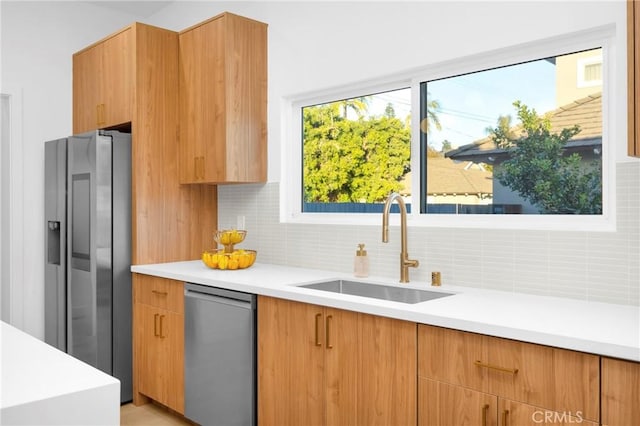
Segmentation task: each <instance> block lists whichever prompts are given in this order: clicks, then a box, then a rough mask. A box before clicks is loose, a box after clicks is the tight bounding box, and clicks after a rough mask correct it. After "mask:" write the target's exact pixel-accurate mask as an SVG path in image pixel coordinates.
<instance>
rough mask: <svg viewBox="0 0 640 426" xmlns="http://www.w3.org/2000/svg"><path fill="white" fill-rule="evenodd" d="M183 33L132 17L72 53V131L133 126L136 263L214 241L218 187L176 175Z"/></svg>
mask: <svg viewBox="0 0 640 426" xmlns="http://www.w3.org/2000/svg"><path fill="white" fill-rule="evenodd" d="M178 68H179V67H178V33H177V32H175V31H170V30H167V29H163V28H158V27H154V26H151V25H146V24H140V23H134V24H132V25H129V26H128V27H126V28H124V29H122V30H120V31H118V32H116V33H114V34H112V35H110V36H108V37H106V38H104V39H102V40H101V41H98V42H96V43H94V44H92V45H91V46H89V47H87V48H86V49H83V50H81V51H79V52H78V53H76V54H75V55H74V56H73V130H74V133H82V132H86V131H90V130H95V129H97V128H109V127H113V126H120V125H121V124H123V123H126V126H127V127H128V128H130V129H131V137H132V143H131V151H132V152H131V162H132V171H131V185H132V206H131V207H132V211H131V213H132V217H131V228H132V241H131V246H132V263H133V264H142V263H158V262H172V261H179V260H192V259H197V258H199V257H200V254H201V253H202V250H204V249H206V248H208V247H210V246H211V244H212V241H211V232H212V230H214V229H216V227H217V221H218V218H217V192H216V187H215V186H211V185H197V186H196V185H180V182H179V178H178V161H177V158H178V143H177V139H178V115H179V114H178V109H179V108H178V85H179V83H178Z"/></svg>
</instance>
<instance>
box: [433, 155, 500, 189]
mask: <svg viewBox="0 0 640 426" xmlns="http://www.w3.org/2000/svg"><path fill="white" fill-rule="evenodd" d="M492 193H493V173H491V172H489V171H486V170H484V169H481V168H479V167H478V166H477V165H474V164H471V163H470V162H467V161H465V162H458V161H453V160H451V159H449V158H437V157H431V158H429V159H428V167H427V194H492Z"/></svg>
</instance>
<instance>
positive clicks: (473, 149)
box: [445, 93, 602, 213]
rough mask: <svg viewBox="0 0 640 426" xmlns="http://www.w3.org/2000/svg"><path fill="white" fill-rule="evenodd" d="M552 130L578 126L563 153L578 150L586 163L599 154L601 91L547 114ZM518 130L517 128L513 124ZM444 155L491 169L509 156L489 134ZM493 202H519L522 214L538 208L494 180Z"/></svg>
mask: <svg viewBox="0 0 640 426" xmlns="http://www.w3.org/2000/svg"><path fill="white" fill-rule="evenodd" d="M549 119H550V121H551V131H552V132H553V133H556V132H558V133H559V132H560V131H561V130H562V129H563V128H569V127H572V126H573V125H578V126H580V129H581V130H580V133H578V134H577V135H576V136H575V137H574V138H573V139H571V140H570V141H569V142H567V145H566V150H565V154H566V155H570V154H572V153H574V152H577V153H579V154H580V156H581V157H582V161H583V163H584V164H585V165H587V164H591V162H592V161H593V160H594V159H595V158H598V157H600V154H601V152H602V94H601V93H595V94H592V95H589V96H586V97H584V98H582V99H578V100H576V101H574V102H572V103H570V104H568V105H565V106H562V107H560V108H558V109H556V110H554V111H552V112H550V113H549ZM513 130H514V132H516V133H517V131H518V128H517V127H515V128H514V129H513ZM445 157H447V158H449V159H452V160H455V161H472V162H474V163H476V164H491V165H493V170H494V172H498V171H499V170H500V165H501V163H502V162H504V161H505V160H508V159H509V154H508V151H507V149H501V148H498V147H497V146H496V144H495V143H494V141H493V138H492V137H491V136H487V137H485V138H482V139H479V140H477V141H475V142H473V143H470V144H468V145H463V146H461V147H459V148H457V149H453V150H451V151H448V152H447V153H445ZM492 192H493V203H494V204H521V205H522V213H538V209H537V208H535V207H534V206H532V205H531V204H530V203H528V202H527V201H526V200H523V199H522V198H520V197H519V196H518V194H515V193H514V192H512V190H511V189H509V188H505V187H503V186H502V185H500V183H499V182H498V181H497V180H494V181H493V191H492Z"/></svg>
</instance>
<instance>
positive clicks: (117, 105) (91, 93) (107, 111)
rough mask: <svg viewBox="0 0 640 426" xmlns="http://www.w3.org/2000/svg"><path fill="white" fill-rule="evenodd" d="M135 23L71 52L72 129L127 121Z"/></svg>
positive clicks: (132, 84) (131, 90)
mask: <svg viewBox="0 0 640 426" xmlns="http://www.w3.org/2000/svg"><path fill="white" fill-rule="evenodd" d="M136 26H137V25H136V24H134V25H132V26H129V27H127V28H124V29H123V30H121V31H119V32H117V33H115V34H113V35H111V36H110V37H108V38H106V39H104V40H102V41H101V42H99V43H96V44H94V45H92V46H89V47H87V48H86V49H84V50H81V51H80V52H77V53H75V54H74V55H73V132H74V134H78V133H83V132H87V131H91V130H95V129H101V128H105V127H112V126H116V125H119V124H123V123H126V122H130V121H131V115H132V108H133V94H134V63H135V62H134V54H135V44H134V35H135V34H134V33H135V32H136Z"/></svg>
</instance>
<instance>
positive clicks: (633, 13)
mask: <svg viewBox="0 0 640 426" xmlns="http://www.w3.org/2000/svg"><path fill="white" fill-rule="evenodd" d="M627 67H628V70H627V85H628V87H627V110H628V112H627V114H628V119H627V122H628V124H627V128H628V139H627V140H628V152H629V155H630V156H632V157H640V4H639V2H638V1H637V0H627Z"/></svg>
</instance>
